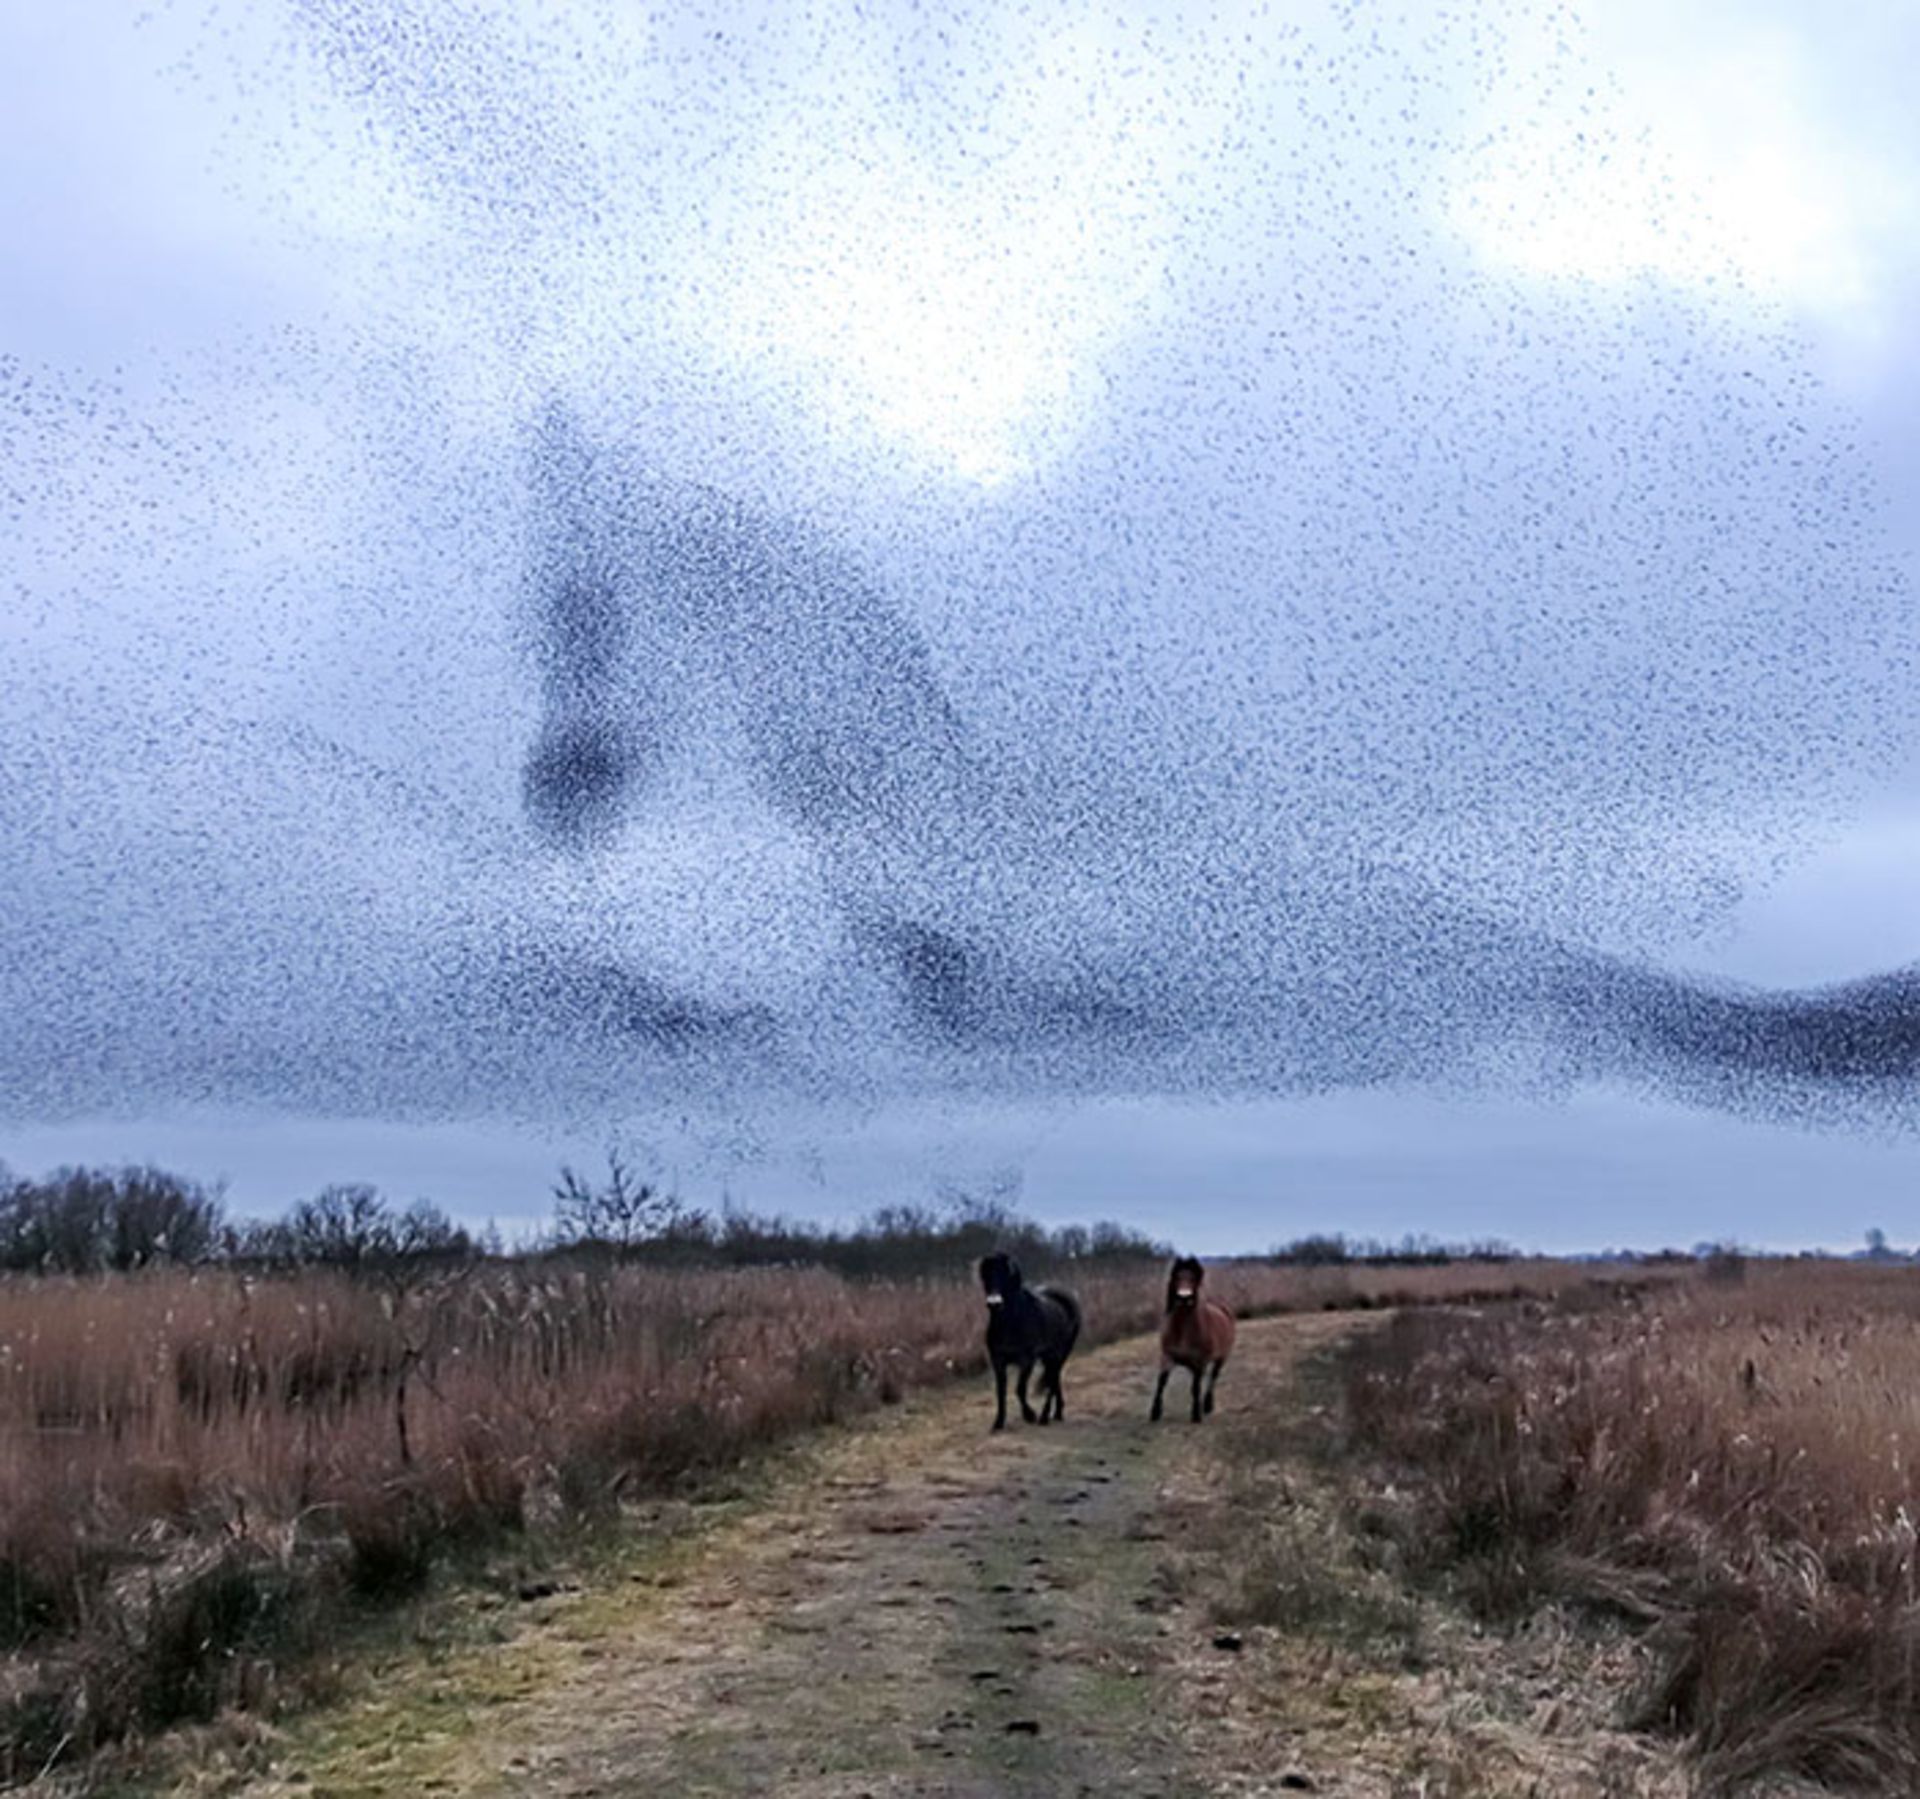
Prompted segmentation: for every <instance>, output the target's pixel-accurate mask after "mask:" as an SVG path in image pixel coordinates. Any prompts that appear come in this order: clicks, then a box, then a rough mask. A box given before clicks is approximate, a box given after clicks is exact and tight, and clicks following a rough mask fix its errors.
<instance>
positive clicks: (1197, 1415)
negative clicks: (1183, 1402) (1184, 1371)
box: [1193, 1361, 1207, 1424]
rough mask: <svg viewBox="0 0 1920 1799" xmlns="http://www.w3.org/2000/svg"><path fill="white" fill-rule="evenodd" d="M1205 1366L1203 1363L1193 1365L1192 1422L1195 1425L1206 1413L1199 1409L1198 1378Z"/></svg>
mask: <svg viewBox="0 0 1920 1799" xmlns="http://www.w3.org/2000/svg"><path fill="white" fill-rule="evenodd" d="M1206 1366H1207V1365H1206V1363H1205V1362H1204V1361H1201V1362H1195V1363H1194V1365H1193V1421H1194V1423H1195V1424H1198V1423H1199V1422H1200V1420H1201V1419H1202V1418H1204V1417H1205V1416H1206V1413H1205V1412H1203V1411H1201V1409H1200V1376H1201V1375H1202V1374H1203V1373H1204V1372H1205V1371H1206Z"/></svg>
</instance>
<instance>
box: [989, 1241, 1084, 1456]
mask: <svg viewBox="0 0 1920 1799" xmlns="http://www.w3.org/2000/svg"><path fill="white" fill-rule="evenodd" d="M980 1285H981V1286H982V1287H984V1288H985V1289H986V1291H987V1354H988V1356H989V1357H990V1358H991V1359H992V1362H993V1384H994V1394H995V1397H996V1400H997V1404H996V1406H995V1409H994V1414H993V1428H994V1429H995V1430H1005V1429H1006V1427H1007V1369H1008V1367H1009V1366H1010V1365H1012V1366H1017V1367H1018V1368H1019V1370H1020V1385H1019V1394H1020V1415H1021V1416H1022V1417H1023V1418H1025V1419H1026V1421H1027V1422H1028V1423H1029V1424H1045V1423H1047V1422H1048V1421H1049V1420H1050V1419H1052V1418H1064V1417H1065V1416H1066V1415H1067V1402H1066V1401H1065V1400H1064V1399H1063V1398H1062V1397H1061V1395H1060V1370H1061V1369H1062V1368H1063V1367H1064V1366H1065V1365H1066V1360H1067V1357H1068V1356H1070V1355H1071V1354H1072V1353H1073V1346H1074V1343H1075V1341H1076V1340H1077V1339H1078V1338H1079V1335H1080V1302H1079V1301H1078V1300H1077V1299H1075V1298H1074V1296H1073V1295H1072V1294H1071V1293H1069V1292H1067V1291H1066V1289H1065V1288H1063V1287H1031V1288H1030V1287H1028V1286H1026V1285H1025V1284H1024V1283H1023V1282H1022V1281H1021V1279H1020V1264H1019V1263H1018V1262H1016V1261H1015V1260H1014V1259H1013V1257H1012V1256H1010V1255H1007V1254H1006V1253H1005V1252H1004V1251H1000V1250H996V1251H995V1252H994V1253H993V1254H992V1255H990V1256H984V1257H982V1258H981V1262H980ZM1035 1362H1038V1363H1039V1364H1040V1410H1039V1411H1038V1412H1037V1413H1036V1412H1035V1411H1034V1409H1033V1407H1032V1406H1031V1405H1029V1404H1028V1403H1027V1382H1028V1380H1029V1379H1030V1378H1031V1377H1032V1374H1033V1365H1034V1363H1035Z"/></svg>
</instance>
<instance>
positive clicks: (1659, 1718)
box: [1348, 1263, 1920, 1792]
mask: <svg viewBox="0 0 1920 1799" xmlns="http://www.w3.org/2000/svg"><path fill="white" fill-rule="evenodd" d="M1728 1272H1730V1273H1737V1272H1738V1270H1737V1269H1735V1268H1730V1269H1729V1270H1728ZM1348 1392H1349V1401H1350V1411H1351V1418H1352V1422H1353V1425H1354V1426H1355V1429H1356V1435H1357V1440H1358V1441H1359V1442H1360V1443H1361V1444H1363V1445H1366V1446H1368V1447H1369V1448H1371V1449H1372V1450H1373V1451H1374V1452H1376V1453H1378V1454H1380V1455H1382V1456H1384V1457H1385V1458H1386V1460H1387V1462H1388V1464H1389V1466H1391V1467H1392V1468H1393V1469H1394V1470H1395V1471H1396V1472H1400V1473H1404V1472H1405V1471H1409V1470H1410V1471H1412V1472H1413V1476H1414V1478H1413V1480H1412V1482H1411V1486H1410V1490H1411V1492H1412V1494H1413V1495H1414V1500H1413V1509H1412V1512H1411V1514H1410V1515H1407V1516H1403V1517H1402V1518H1401V1520H1400V1523H1401V1526H1402V1529H1403V1531H1404V1535H1405V1542H1406V1544H1407V1547H1408V1550H1409V1553H1410V1554H1411V1555H1412V1557H1413V1558H1414V1559H1415V1560H1416V1561H1420V1562H1425V1563H1427V1564H1428V1565H1429V1566H1433V1565H1439V1566H1442V1567H1444V1568H1446V1569H1447V1570H1448V1571H1449V1573H1450V1575H1451V1577H1452V1578H1453V1579H1454V1580H1455V1582H1456V1583H1457V1584H1458V1585H1459V1586H1460V1587H1461V1588H1462V1589H1463V1590H1464V1591H1466V1592H1467V1593H1468V1595H1469V1596H1470V1597H1472V1598H1474V1599H1475V1600H1476V1601H1477V1602H1478V1603H1479V1604H1480V1605H1481V1606H1483V1607H1484V1608H1485V1609H1487V1610H1489V1611H1492V1612H1496V1613H1505V1614H1507V1615H1509V1616H1511V1615H1515V1614H1518V1613H1524V1612H1525V1611H1526V1610H1528V1609H1530V1608H1532V1607H1534V1606H1536V1605H1538V1604H1541V1603H1546V1602H1552V1601H1556V1600H1559V1601H1569V1600H1570V1601H1573V1602H1576V1603H1580V1604H1585V1605H1597V1606H1599V1607H1602V1608H1604V1609H1605V1610H1607V1611H1610V1612H1612V1613H1613V1614H1615V1615H1617V1616H1622V1617H1625V1618H1627V1619H1629V1620H1632V1621H1633V1622H1634V1623H1635V1624H1636V1625H1638V1626H1640V1627H1642V1628H1644V1630H1645V1632H1646V1635H1645V1638H1644V1642H1645V1645H1646V1648H1647V1651H1648V1655H1647V1663H1648V1672H1647V1677H1646V1680H1645V1683H1644V1685H1643V1687H1642V1689H1641V1690H1640V1691H1638V1692H1637V1693H1634V1694H1630V1695H1626V1696H1624V1697H1625V1702H1626V1708H1627V1714H1628V1716H1629V1717H1630V1719H1632V1721H1634V1722H1635V1723H1637V1724H1638V1725H1639V1726H1641V1727H1643V1728H1650V1729H1660V1730H1668V1731H1673V1732H1677V1733H1679V1734H1681V1735H1682V1736H1683V1737H1684V1738H1686V1739H1687V1740H1688V1741H1689V1742H1690V1744H1691V1746H1692V1748H1693V1749H1694V1751H1695V1752H1696V1754H1697V1756H1698V1758H1699V1763H1698V1765H1699V1768H1700V1772H1701V1779H1702V1784H1703V1787H1705V1788H1706V1789H1707V1790H1709V1791H1729V1792H1731V1791H1748V1790H1751V1789H1752V1786H1753V1783H1755V1782H1757V1781H1761V1780H1764V1779H1768V1778H1798V1779H1802V1780H1811V1781H1814V1782H1818V1783H1821V1784H1824V1785H1830V1786H1833V1787H1836V1788H1840V1789H1857V1790H1866V1791H1872V1792H1887V1791H1907V1792H1910V1791H1915V1790H1920V1709H1917V1701H1920V1685H1917V1684H1916V1651H1917V1649H1920V1604H1917V1603H1916V1601H1917V1599H1920V1592H1917V1586H1916V1582H1917V1578H1920V1577H1917V1571H1916V1562H1915V1540H1916V1520H1917V1519H1920V1491H1917V1490H1916V1481H1915V1474H1916V1458H1917V1457H1920V1271H1910V1270H1905V1269H1878V1268H1873V1267H1862V1266H1848V1265H1846V1264H1840V1263H1814V1264H1807V1263H1776V1264H1764V1263H1754V1264H1749V1265H1748V1267H1747V1269H1746V1272H1745V1278H1744V1281H1742V1282H1740V1283H1738V1284H1728V1283H1726V1282H1721V1283H1705V1284H1699V1285H1694V1284H1688V1285H1685V1286H1675V1287H1672V1288H1670V1289H1667V1290H1664V1291H1659V1292H1652V1293H1649V1292H1639V1293H1631V1294H1626V1295H1619V1296H1614V1297H1612V1298H1606V1299H1602V1298H1599V1297H1597V1296H1594V1295H1586V1296H1582V1297H1580V1298H1579V1299H1577V1300H1575V1301H1573V1302H1571V1303H1566V1304H1561V1305H1555V1306H1550V1307H1544V1308H1542V1307H1537V1306H1529V1307H1523V1308H1507V1309H1503V1310H1502V1311H1500V1312H1497V1313H1489V1314H1485V1315H1481V1316H1478V1317H1463V1316H1459V1315H1452V1316H1445V1317H1442V1316H1437V1315H1432V1314H1402V1315H1401V1316H1400V1317H1398V1318H1396V1319H1395V1320H1394V1321H1393V1323H1392V1325H1391V1326H1390V1327H1389V1329H1388V1330H1387V1331H1385V1332H1383V1333H1381V1334H1380V1335H1379V1336H1377V1337H1376V1338H1374V1339H1372V1340H1371V1341H1369V1342H1367V1343H1364V1344H1361V1345H1358V1346H1356V1347H1355V1348H1354V1349H1353V1351H1351V1359H1350V1362H1349V1382H1348Z"/></svg>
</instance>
